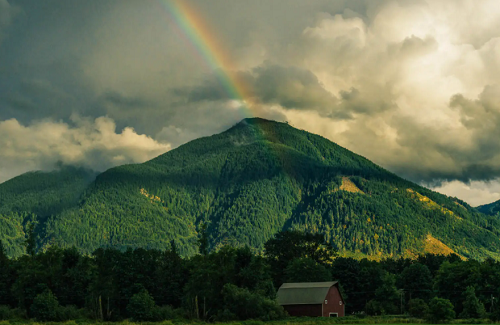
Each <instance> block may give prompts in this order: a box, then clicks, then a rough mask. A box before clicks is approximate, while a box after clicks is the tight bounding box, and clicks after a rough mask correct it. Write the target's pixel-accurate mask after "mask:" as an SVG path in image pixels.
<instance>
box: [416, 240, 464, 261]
mask: <svg viewBox="0 0 500 325" xmlns="http://www.w3.org/2000/svg"><path fill="white" fill-rule="evenodd" d="M424 252H425V253H431V254H442V255H450V254H457V253H456V252H455V251H454V250H453V249H451V248H450V247H448V246H447V245H446V244H444V243H443V242H442V241H440V240H439V239H437V238H434V237H432V235H431V234H428V235H427V237H426V238H425V246H424ZM457 255H458V256H460V258H461V259H462V260H465V257H463V256H461V255H459V254H457Z"/></svg>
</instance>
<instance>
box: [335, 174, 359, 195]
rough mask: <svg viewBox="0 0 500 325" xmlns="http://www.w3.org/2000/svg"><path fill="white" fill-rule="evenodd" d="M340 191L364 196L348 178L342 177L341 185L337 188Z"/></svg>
mask: <svg viewBox="0 0 500 325" xmlns="http://www.w3.org/2000/svg"><path fill="white" fill-rule="evenodd" d="M339 189H340V190H341V191H346V192H351V193H362V194H365V193H364V192H363V191H362V190H360V189H359V187H357V186H356V184H354V183H353V182H352V181H351V180H350V179H349V177H345V176H344V177H342V185H340V188H339Z"/></svg>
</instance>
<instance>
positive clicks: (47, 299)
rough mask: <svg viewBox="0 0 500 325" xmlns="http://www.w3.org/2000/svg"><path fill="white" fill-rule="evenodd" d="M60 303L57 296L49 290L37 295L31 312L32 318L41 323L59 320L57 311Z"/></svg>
mask: <svg viewBox="0 0 500 325" xmlns="http://www.w3.org/2000/svg"><path fill="white" fill-rule="evenodd" d="M58 308H59V302H58V301H57V298H56V296H54V294H53V293H52V291H50V290H49V289H47V290H45V291H44V292H43V293H41V294H39V295H37V296H36V297H35V299H34V300H33V304H32V305H31V308H30V311H31V314H32V316H34V317H35V318H36V319H37V320H41V321H55V320H57V310H58Z"/></svg>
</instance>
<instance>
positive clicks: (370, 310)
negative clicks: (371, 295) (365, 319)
mask: <svg viewBox="0 0 500 325" xmlns="http://www.w3.org/2000/svg"><path fill="white" fill-rule="evenodd" d="M365 313H367V314H368V315H370V316H378V315H383V314H385V311H384V310H382V306H380V303H379V302H378V301H377V300H375V299H372V300H370V301H368V302H367V303H366V305H365Z"/></svg>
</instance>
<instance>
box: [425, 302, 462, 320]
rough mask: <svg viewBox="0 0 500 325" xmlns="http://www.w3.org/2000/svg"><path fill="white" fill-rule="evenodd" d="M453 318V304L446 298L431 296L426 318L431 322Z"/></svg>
mask: <svg viewBox="0 0 500 325" xmlns="http://www.w3.org/2000/svg"><path fill="white" fill-rule="evenodd" d="M453 318H455V310H453V304H452V303H451V301H449V300H448V299H442V298H438V297H435V298H432V300H431V301H430V302H429V314H428V319H429V320H430V321H432V322H439V321H448V320H451V319H453Z"/></svg>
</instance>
